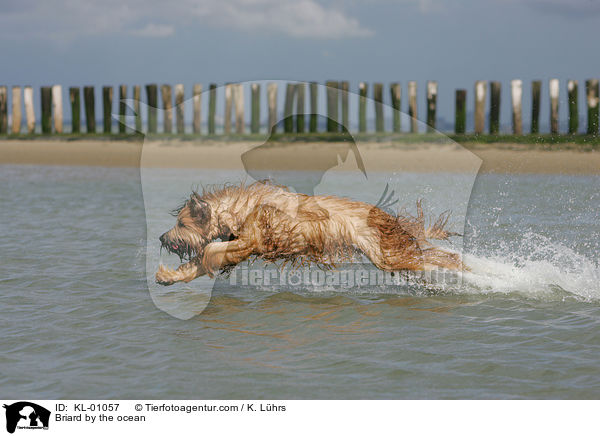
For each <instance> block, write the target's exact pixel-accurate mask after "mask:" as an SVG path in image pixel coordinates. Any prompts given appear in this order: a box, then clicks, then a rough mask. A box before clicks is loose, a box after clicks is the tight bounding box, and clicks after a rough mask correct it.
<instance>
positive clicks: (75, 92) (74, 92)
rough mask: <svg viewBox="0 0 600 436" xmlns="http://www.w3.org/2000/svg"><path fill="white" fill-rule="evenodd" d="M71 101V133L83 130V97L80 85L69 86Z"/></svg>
mask: <svg viewBox="0 0 600 436" xmlns="http://www.w3.org/2000/svg"><path fill="white" fill-rule="evenodd" d="M69 100H70V102H71V133H79V132H81V98H80V95H79V88H78V87H71V88H69Z"/></svg>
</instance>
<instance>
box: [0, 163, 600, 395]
mask: <svg viewBox="0 0 600 436" xmlns="http://www.w3.org/2000/svg"><path fill="white" fill-rule="evenodd" d="M192 176H193V175H192ZM177 177H179V175H177V174H173V173H170V172H169V171H166V170H164V171H163V170H156V171H155V172H150V173H147V174H140V170H135V169H110V168H82V167H51V166H45V167H37V166H1V167H0V222H1V225H2V227H1V229H2V231H1V234H2V242H1V243H0V247H1V251H0V259H1V265H2V274H0V309H1V315H0V344H1V345H0V392H2V396H3V397H6V398H34V399H35V398H38V399H39V398H67V399H68V398H94V399H96V398H97V399H100V398H201V399H208V398H218V399H228V398H258V399H286V398H290V399H291V398H300V399H317V398H319V399H376V398H397V399H408V398H427V399H453V398H476V399H487V398H508V399H516V398H564V399H576V398H582V399H583V398H599V397H600V394H599V393H600V367H599V365H598V362H599V361H600V267H599V265H598V253H599V252H600V219H599V218H600V212H599V210H600V190H599V189H598V188H599V187H600V177H597V176H585V177H584V176H581V177H579V176H559V175H480V176H478V177H477V178H476V179H471V178H469V177H466V178H465V177H464V176H461V175H440V174H437V175H432V174H403V175H400V176H399V175H395V176H390V175H380V176H378V175H371V174H370V175H369V180H370V181H372V183H373V185H365V186H363V187H358V186H356V185H352V184H348V183H347V180H344V177H345V176H343V175H339V176H335V177H333V178H332V179H331V180H330V181H329V183H330V184H331V186H334V187H335V189H337V190H339V191H340V193H341V194H344V195H350V196H352V195H355V196H356V197H357V198H361V199H365V200H368V201H372V202H376V201H377V199H378V198H379V196H380V194H381V188H382V186H385V183H387V182H386V180H390V179H391V178H393V177H396V179H395V183H396V185H395V186H403V187H404V188H405V189H402V190H399V189H397V188H396V189H395V191H396V192H395V195H396V196H397V197H398V198H399V200H400V203H401V204H403V205H405V206H406V207H407V209H409V210H411V208H412V207H413V204H414V199H415V197H418V196H421V194H422V196H423V197H424V198H425V200H426V202H427V205H426V207H427V208H428V211H430V212H432V213H439V212H441V211H443V210H445V209H448V208H451V209H452V210H453V211H454V212H455V215H453V219H452V220H451V221H452V222H453V225H455V226H457V228H458V229H459V230H461V233H464V239H463V238H459V240H458V242H455V243H454V245H453V246H452V247H451V248H453V249H456V250H457V251H462V252H464V259H465V263H466V264H467V265H468V266H469V267H470V269H471V270H470V271H469V272H466V273H464V274H462V275H460V277H458V279H457V280H456V281H452V282H451V283H445V282H444V283H433V284H432V283H431V282H429V281H428V280H422V281H416V282H412V283H407V284H399V285H393V286H387V287H381V288H378V287H377V286H366V287H360V288H354V287H352V288H335V287H334V288H328V287H326V286H325V287H323V286H318V285H316V286H310V285H298V286H279V285H278V284H276V283H275V284H274V283H271V284H269V285H266V286H265V285H264V284H263V285H257V286H245V285H242V284H240V282H239V281H238V282H236V284H235V285H232V282H231V276H230V277H228V278H226V277H224V278H221V279H219V280H217V282H215V283H212V282H210V283H209V282H207V281H206V280H202V279H200V280H198V281H194V282H191V284H190V285H189V286H188V287H185V288H182V287H179V288H178V287H177V285H176V286H175V287H170V288H162V287H160V288H158V287H156V286H154V285H153V284H152V277H153V274H154V269H155V267H156V266H157V265H158V262H160V261H163V260H164V261H165V262H170V261H174V259H172V257H173V256H171V259H167V258H164V259H163V258H159V257H158V254H157V253H156V251H157V250H155V247H156V236H157V235H156V234H155V233H156V232H158V231H159V230H161V231H165V230H167V229H168V227H169V226H171V225H172V224H173V218H172V217H170V216H169V215H168V213H167V212H168V211H169V210H170V209H172V208H174V207H176V206H177V204H178V203H179V202H180V201H181V199H182V198H184V197H185V195H187V194H188V193H189V184H187V180H186V182H185V183H182V186H181V187H179V186H178V185H177V186H178V187H177V189H178V190H180V191H181V193H180V194H178V195H177V196H176V197H175V198H172V200H169V201H166V200H165V199H164V197H156V198H160V201H155V197H153V195H154V194H152V195H149V194H150V193H153V192H156V189H157V187H160V186H162V185H163V184H162V183H161V181H164V180H167V179H168V180H173V179H176V178H177ZM198 177H199V178H203V177H204V178H205V179H206V180H221V179H222V180H227V179H230V178H231V175H230V174H227V173H210V172H208V173H206V174H202V175H199V176H198ZM378 177H379V179H378ZM449 181H450V182H451V183H450V184H449ZM473 182H474V184H473ZM153 183H155V184H154V185H152V184H153ZM198 183H203V180H198ZM453 184H454V185H456V184H458V185H461V186H464V187H465V191H464V192H462V191H461V192H460V193H456V191H454V192H455V194H456V195H455V194H453V193H452V192H439V190H431V189H430V188H429V187H430V186H432V185H435V186H441V187H443V186H445V185H447V186H450V185H452V186H454V185H453ZM419 186H420V187H421V188H419ZM471 187H472V192H471ZM417 188H419V189H417ZM440 189H441V188H440ZM344 190H345V191H344ZM465 192H467V193H468V196H466V197H465ZM415 193H417V194H415ZM168 198H170V197H168ZM165 203H166V204H165ZM155 229H156V230H155ZM148 233H150V234H148ZM163 254H164V253H163ZM153 256H155V257H153ZM161 259H163V260H161ZM176 263H177V262H175V264H176ZM258 266H260V265H258ZM258 266H257V265H254V266H252V268H255V269H258ZM243 268H245V267H240V268H238V272H240V271H242V272H243V271H245V270H243ZM236 277H237V276H236ZM207 296H208V297H209V298H207ZM186 310H187V312H186Z"/></svg>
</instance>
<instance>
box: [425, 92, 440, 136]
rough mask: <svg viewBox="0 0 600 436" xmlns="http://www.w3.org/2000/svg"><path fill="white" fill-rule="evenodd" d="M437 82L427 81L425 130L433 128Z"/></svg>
mask: <svg viewBox="0 0 600 436" xmlns="http://www.w3.org/2000/svg"><path fill="white" fill-rule="evenodd" d="M437 94H438V84H437V82H434V81H432V80H429V81H428V82H427V131H428V132H433V131H434V130H435V121H436V110H437Z"/></svg>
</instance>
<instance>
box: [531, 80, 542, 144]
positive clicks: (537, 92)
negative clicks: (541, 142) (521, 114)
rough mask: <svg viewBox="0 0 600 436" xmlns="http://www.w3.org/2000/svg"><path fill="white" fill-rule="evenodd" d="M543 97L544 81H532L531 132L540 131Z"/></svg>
mask: <svg viewBox="0 0 600 436" xmlns="http://www.w3.org/2000/svg"><path fill="white" fill-rule="evenodd" d="M541 98H542V82H541V80H534V81H533V82H531V133H540V107H541Z"/></svg>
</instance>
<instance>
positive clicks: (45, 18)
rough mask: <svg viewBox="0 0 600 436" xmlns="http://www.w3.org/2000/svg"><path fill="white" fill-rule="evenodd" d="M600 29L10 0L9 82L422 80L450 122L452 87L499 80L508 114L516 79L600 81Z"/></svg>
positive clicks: (315, 3)
mask: <svg viewBox="0 0 600 436" xmlns="http://www.w3.org/2000/svg"><path fill="white" fill-rule="evenodd" d="M599 25H600V2H598V0H455V1H453V2H449V1H442V0H364V1H355V0H337V1H326V0H299V1H293V0H180V1H177V2H168V1H160V0H39V1H35V0H3V1H2V2H1V3H0V44H1V46H2V48H3V50H2V51H3V58H4V61H3V62H2V74H1V77H2V79H1V80H0V81H1V82H3V83H2V84H6V85H26V84H30V85H33V86H36V87H37V86H40V85H44V84H54V83H60V84H62V85H63V86H65V87H68V86H73V85H84V84H94V85H103V84H112V85H118V84H119V83H127V84H145V83H149V82H158V83H178V82H181V83H184V84H186V86H187V85H191V84H192V83H194V82H200V83H204V84H205V85H207V84H208V83H209V82H216V83H220V84H222V83H224V82H227V81H245V80H259V79H284V80H285V79H290V80H317V81H321V82H322V81H325V80H327V79H339V80H342V79H344V80H349V81H350V82H351V86H352V88H353V89H354V88H356V87H357V84H358V82H359V81H361V80H364V81H368V82H374V81H381V82H384V83H389V82H392V81H400V82H401V83H402V84H403V85H404V87H405V86H406V82H407V81H408V80H417V81H418V82H419V92H420V94H421V97H422V98H424V87H425V81H426V80H430V79H433V80H437V81H438V82H439V87H440V90H439V92H440V96H439V104H440V114H441V115H442V116H445V117H447V118H449V117H451V116H452V113H453V105H454V103H453V95H454V89H456V88H467V89H468V91H469V102H471V100H472V89H473V83H474V81H475V80H477V79H487V80H500V81H502V82H503V100H504V101H503V103H505V104H503V114H504V111H508V110H509V108H508V106H509V104H508V102H509V96H510V94H509V89H508V87H509V81H510V80H511V79H514V78H520V79H523V80H524V85H525V88H524V95H525V96H528V95H529V94H528V92H529V82H530V81H531V80H532V79H542V80H545V81H546V82H545V88H546V92H547V79H549V78H554V77H556V78H558V79H560V80H561V94H563V95H564V94H566V93H565V89H566V86H565V81H566V80H567V79H569V78H575V79H579V81H580V88H581V87H582V85H583V81H584V80H585V79H586V78H590V77H599V76H600V56H599V49H598V47H599V46H600V38H599V36H600V32H599V31H598V29H599V28H600V26H599ZM405 89H406V88H405ZM525 100H527V98H525ZM423 106H424V105H423V104H421V108H422V109H424V107H423ZM561 106H562V107H561V111H562V110H563V109H566V108H565V106H566V103H565V104H562V105H561ZM524 109H525V110H526V111H527V102H525V107H524ZM542 117H544V113H542ZM503 118H504V119H505V121H508V118H507V117H506V116H503Z"/></svg>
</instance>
